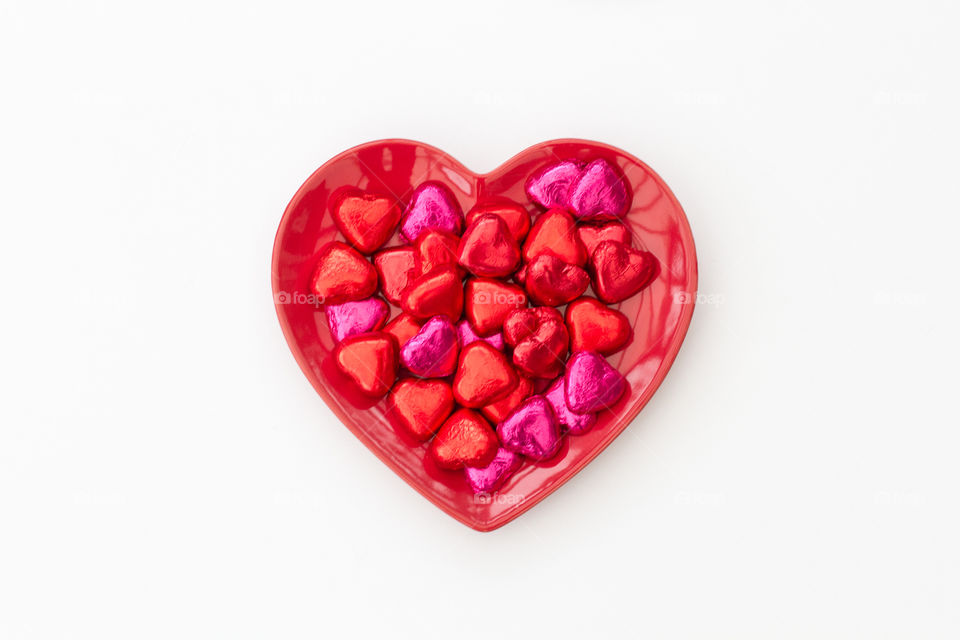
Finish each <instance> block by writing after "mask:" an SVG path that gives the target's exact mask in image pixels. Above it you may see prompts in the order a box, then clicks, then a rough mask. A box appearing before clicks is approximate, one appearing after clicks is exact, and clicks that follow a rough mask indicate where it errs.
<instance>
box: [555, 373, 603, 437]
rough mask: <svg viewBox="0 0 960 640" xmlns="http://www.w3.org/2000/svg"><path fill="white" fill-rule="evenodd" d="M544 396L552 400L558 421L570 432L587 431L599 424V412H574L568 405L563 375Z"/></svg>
mask: <svg viewBox="0 0 960 640" xmlns="http://www.w3.org/2000/svg"><path fill="white" fill-rule="evenodd" d="M543 397H544V398H546V399H547V400H549V401H550V406H552V407H553V411H554V413H556V414H557V422H559V423H560V426H561V427H566V430H567V431H569V432H570V433H573V434H578V433H585V432H587V431H589V430H590V429H592V428H593V425H595V424H597V414H595V413H583V414H581V413H574V412H573V411H571V410H570V407H568V406H567V397H566V394H565V393H564V392H563V376H561V377H559V378H557V380H556V382H554V383H553V384H552V385H551V386H550V389H549V390H547V392H546V393H545V394H544V396H543Z"/></svg>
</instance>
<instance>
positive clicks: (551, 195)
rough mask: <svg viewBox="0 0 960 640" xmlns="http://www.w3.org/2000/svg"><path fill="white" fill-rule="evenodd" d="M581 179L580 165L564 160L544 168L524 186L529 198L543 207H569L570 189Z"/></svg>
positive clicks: (528, 179)
mask: <svg viewBox="0 0 960 640" xmlns="http://www.w3.org/2000/svg"><path fill="white" fill-rule="evenodd" d="M579 177H580V164H579V163H577V162H575V161H573V160H564V161H562V162H557V163H554V164H551V165H547V166H546V167H543V168H542V169H540V170H539V171H537V172H536V173H534V174H533V175H531V176H530V177H529V178H527V182H526V184H525V185H524V188H525V189H526V192H527V196H528V197H529V198H530V199H531V200H533V201H534V202H536V203H537V204H539V205H540V206H542V207H546V208H547V209H550V208H552V207H567V206H568V205H569V204H570V195H569V194H570V187H571V185H572V184H573V182H574V181H575V180H576V179H577V178H579Z"/></svg>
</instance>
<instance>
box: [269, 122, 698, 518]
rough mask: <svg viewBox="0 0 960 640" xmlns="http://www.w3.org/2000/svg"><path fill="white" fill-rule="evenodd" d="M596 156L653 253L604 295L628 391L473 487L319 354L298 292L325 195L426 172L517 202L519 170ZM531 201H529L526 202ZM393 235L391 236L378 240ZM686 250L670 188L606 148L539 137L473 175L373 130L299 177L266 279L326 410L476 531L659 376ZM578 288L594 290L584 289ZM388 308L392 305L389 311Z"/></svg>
mask: <svg viewBox="0 0 960 640" xmlns="http://www.w3.org/2000/svg"><path fill="white" fill-rule="evenodd" d="M598 157H600V158H605V159H606V160H608V161H609V162H612V163H613V164H614V165H615V166H616V167H617V168H619V170H620V171H621V172H622V174H623V177H624V179H625V180H626V182H627V184H628V185H629V186H630V188H631V191H632V196H633V198H632V203H631V207H630V209H629V211H628V213H627V215H626V216H625V218H624V219H623V222H624V224H626V225H627V227H628V228H629V229H630V231H631V233H632V234H633V246H634V247H636V248H640V249H645V250H647V251H650V252H652V253H653V254H654V255H655V256H656V257H657V258H658V259H659V261H660V264H661V270H660V273H659V274H658V276H657V278H656V279H655V280H654V281H653V283H652V284H651V285H650V286H649V287H647V288H646V289H644V290H643V291H642V292H641V293H640V294H639V295H636V296H634V297H632V298H630V299H628V300H626V301H624V302H623V303H620V304H618V305H613V306H614V308H617V309H619V310H620V311H621V312H623V313H624V314H625V315H626V316H627V318H629V319H630V321H631V324H632V326H633V328H634V332H635V335H634V336H633V339H632V340H631V342H630V343H629V345H628V346H627V347H626V349H624V350H623V351H620V352H617V353H615V354H613V355H612V356H610V358H609V360H610V362H611V364H612V365H613V366H614V367H616V368H617V369H618V370H619V371H620V372H621V373H622V374H623V375H624V376H626V378H627V382H628V385H629V389H628V393H626V394H624V396H623V398H621V400H620V401H619V402H617V403H616V405H614V406H613V407H612V409H611V410H609V411H606V412H604V413H601V414H600V416H599V420H598V422H597V425H596V426H595V427H594V428H593V429H592V430H590V431H589V432H587V433H585V434H583V435H577V436H568V437H565V438H564V439H563V445H562V446H561V449H560V452H559V453H558V454H557V455H556V456H555V457H554V458H552V459H551V460H549V461H547V462H545V463H542V464H537V465H534V464H531V463H529V462H527V463H524V464H523V466H522V467H521V468H520V469H519V470H518V471H517V472H516V474H514V475H513V476H512V477H511V478H510V479H508V480H507V481H506V483H505V484H504V485H503V487H501V488H500V490H499V493H498V496H495V497H494V498H492V499H490V498H483V499H477V498H475V497H474V495H473V492H472V491H471V489H470V487H469V485H468V484H467V481H466V478H465V477H464V474H463V472H461V471H458V472H450V471H445V470H443V469H440V468H438V467H437V466H436V464H435V463H434V462H433V461H432V460H431V459H430V456H428V455H427V451H426V450H427V447H428V446H429V445H428V443H421V442H418V441H416V440H415V439H414V438H413V437H411V436H410V435H409V434H408V433H406V431H405V430H404V429H403V428H402V427H401V426H400V425H399V424H397V422H396V419H395V418H394V417H393V416H391V415H389V414H388V413H387V411H386V408H387V403H386V401H385V399H383V398H377V399H373V398H368V397H365V396H363V395H361V394H360V393H358V392H355V391H354V390H353V388H352V387H351V385H349V384H348V383H347V381H346V380H345V379H344V376H343V374H342V373H341V372H340V371H339V370H338V369H337V367H336V365H335V363H334V361H333V358H331V357H330V355H331V352H332V351H333V348H334V344H333V340H332V339H331V337H330V332H329V329H328V327H327V322H326V319H325V317H324V313H323V311H322V309H321V308H319V307H318V306H317V305H315V304H313V302H314V301H313V300H311V299H310V297H309V291H310V274H311V271H312V269H313V257H314V255H315V254H316V252H317V250H318V249H319V248H320V247H321V246H323V245H324V244H325V243H326V242H329V241H330V240H333V239H336V238H338V237H339V236H338V232H337V228H336V226H335V225H334V222H333V219H332V217H331V215H330V210H329V204H330V203H329V200H330V197H331V194H333V193H334V192H335V191H336V190H337V189H339V188H342V187H345V186H352V187H359V188H360V189H363V190H365V191H372V192H375V193H381V194H385V195H392V196H393V197H395V198H397V199H398V200H400V201H401V202H405V201H406V199H408V198H409V196H410V194H411V193H412V192H413V190H414V188H415V187H416V186H417V185H418V184H420V183H422V182H424V181H426V180H439V181H442V182H444V183H445V184H447V185H449V187H450V188H451V190H452V191H453V193H454V194H455V195H456V197H457V199H458V200H459V202H460V205H461V207H462V208H463V210H464V211H468V210H469V209H470V208H471V207H473V205H474V204H475V203H476V202H477V201H478V200H486V199H489V198H496V197H505V198H508V199H511V200H514V201H516V202H520V203H527V199H526V196H525V194H524V191H523V185H524V181H525V180H526V178H527V176H529V175H530V174H532V173H533V172H534V171H536V170H537V169H539V168H540V167H542V166H544V165H545V164H548V163H550V162H555V161H556V160H557V159H565V158H575V159H578V160H584V161H585V160H592V159H595V158H598ZM530 208H531V210H532V205H530ZM398 244H400V241H399V239H398V236H396V235H395V236H394V237H393V238H392V239H391V240H388V242H387V244H386V246H394V245H398ZM696 288H697V261H696V252H695V249H694V244H693V237H692V235H691V233H690V227H689V225H688V223H687V219H686V217H685V216H684V214H683V210H682V209H681V207H680V205H679V203H678V202H677V200H676V198H674V196H673V194H672V193H671V192H670V190H669V189H668V188H667V186H666V185H665V184H664V183H663V181H662V180H661V179H660V178H659V176H657V175H656V174H655V173H654V172H653V171H652V170H651V169H650V168H649V167H647V166H646V165H645V164H643V163H642V162H641V161H640V160H638V159H637V158H635V157H633V156H631V155H629V154H627V153H625V152H623V151H621V150H619V149H616V148H614V147H610V146H607V145H603V144H600V143H596V142H589V141H586V140H554V141H550V142H544V143H541V144H538V145H535V146H533V147H530V148H529V149H526V150H525V151H523V152H521V153H520V154H518V155H516V156H514V157H513V158H511V159H510V160H508V161H507V162H505V163H504V164H503V165H501V166H500V167H498V168H497V169H494V170H493V171H491V172H490V173H487V174H476V173H473V172H472V171H470V170H469V169H467V168H466V167H464V166H463V165H461V164H460V163H459V162H457V161H456V160H454V159H453V158H451V157H450V156H448V155H447V154H445V153H443V152H442V151H440V150H439V149H436V148H434V147H431V146H428V145H425V144H422V143H418V142H412V141H409V140H381V141H377V142H370V143H367V144H364V145H360V146H358V147H355V148H353V149H350V150H348V151H345V152H343V153H341V154H340V155H338V156H336V157H335V158H333V159H331V160H330V161H329V162H327V163H326V164H324V165H323V166H322V167H320V168H319V169H318V170H317V171H316V172H314V174H313V175H312V176H310V178H309V179H307V181H306V182H305V183H304V184H303V186H302V187H301V188H300V190H299V191H297V193H296V195H295V196H294V197H293V200H291V202H290V204H289V205H288V206H287V209H286V211H285V212H284V215H283V219H282V220H281V222H280V228H279V229H278V231H277V237H276V242H275V244H274V251H273V290H274V300H275V302H276V309H277V315H278V317H279V319H280V325H281V326H282V328H283V332H284V335H285V336H286V338H287V342H288V343H289V345H290V349H291V351H293V354H294V356H295V357H296V359H297V362H298V363H299V364H300V367H301V369H303V372H304V374H305V375H306V376H307V379H308V380H309V381H310V383H311V384H312V385H313V386H314V388H315V389H316V390H317V393H318V394H319V395H320V396H321V397H322V398H323V399H324V401H325V402H326V403H327V404H328V405H329V406H330V408H331V409H332V410H333V411H334V413H336V415H337V416H338V417H339V418H340V419H341V420H342V421H343V423H344V424H345V425H346V426H347V428H349V429H350V430H351V431H352V432H353V433H354V434H355V435H356V436H357V437H358V438H359V439H360V440H361V441H362V442H363V443H364V444H365V445H366V446H367V447H368V448H369V449H370V450H371V451H373V453H374V454H376V455H377V456H378V457H379V458H380V459H381V460H382V461H383V462H384V464H386V465H387V466H389V467H390V468H391V469H393V470H394V471H395V472H396V473H397V475H399V476H400V477H401V478H403V479H404V480H405V481H406V482H407V483H409V484H410V485H411V486H412V487H413V488H414V489H416V490H417V491H419V492H420V493H421V494H423V495H424V496H425V497H426V498H427V499H429V500H430V501H431V502H433V503H434V504H435V505H437V506H438V507H440V508H441V509H443V510H444V511H445V512H447V513H448V514H450V515H451V516H453V517H454V518H456V519H457V520H459V521H461V522H463V523H464V524H466V525H468V526H470V527H473V528H474V529H478V530H480V531H489V530H492V529H496V528H497V527H500V526H502V525H504V524H506V523H507V522H509V521H510V520H512V519H513V518H516V517H517V516H519V515H520V514H521V513H523V512H524V511H526V510H527V509H529V508H531V507H532V506H534V505H535V504H536V503H538V502H539V501H540V500H542V499H543V498H545V497H546V496H547V495H549V494H550V493H551V492H553V491H555V490H556V489H557V488H559V487H560V486H561V485H562V484H563V483H564V482H566V481H567V480H569V479H570V478H571V477H572V476H573V475H574V474H576V473H577V472H578V471H579V470H580V469H582V468H583V467H584V466H585V465H586V464H588V463H589V462H590V461H591V460H592V459H593V458H594V457H595V456H596V455H597V454H599V453H600V452H601V451H603V449H604V448H606V447H607V445H609V444H610V443H611V442H612V441H613V439H614V438H616V437H617V436H618V435H619V434H620V433H621V432H622V431H623V430H624V429H625V428H627V426H628V425H629V424H630V421H631V420H632V419H633V418H634V417H635V416H636V415H637V413H639V411H640V410H641V409H642V408H643V406H644V405H645V404H646V403H647V402H648V401H649V400H650V397H651V396H652V395H653V393H654V392H655V391H656V390H657V387H658V386H659V385H660V383H661V382H662V381H663V378H664V376H666V374H667V371H668V370H669V368H670V365H671V364H672V363H673V360H674V358H675V357H676V355H677V352H678V351H679V349H680V344H681V342H682V341H683V337H684V335H685V334H686V331H687V327H688V326H689V324H690V318H691V316H692V314H693V307H694V305H693V303H692V301H693V300H695V299H696V295H695V294H696ZM586 295H593V294H592V293H591V289H588V290H587V293H586ZM398 312H399V311H398V310H397V309H396V308H394V309H393V310H392V316H391V317H393V316H395V315H396V314H397V313H398Z"/></svg>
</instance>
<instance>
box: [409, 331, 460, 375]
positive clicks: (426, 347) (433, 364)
mask: <svg viewBox="0 0 960 640" xmlns="http://www.w3.org/2000/svg"><path fill="white" fill-rule="evenodd" d="M458 351H459V349H458V336H457V329H456V327H454V326H453V323H452V322H450V319H449V318H447V317H446V316H434V317H433V318H430V320H428V321H427V322H426V323H425V324H424V325H423V326H422V327H421V328H420V331H418V332H417V335H415V336H413V337H412V338H410V339H409V340H408V341H407V343H406V344H405V345H403V348H402V349H401V350H400V362H401V363H402V364H403V366H404V367H406V368H407V370H408V371H410V373H412V374H414V375H416V376H420V377H421V378H442V377H444V376H449V375H452V374H453V372H454V371H455V370H456V368H457V354H458Z"/></svg>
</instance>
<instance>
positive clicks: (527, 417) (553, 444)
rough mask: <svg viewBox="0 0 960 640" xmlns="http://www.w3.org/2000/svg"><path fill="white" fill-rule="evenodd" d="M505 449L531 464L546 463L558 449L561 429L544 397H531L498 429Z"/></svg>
mask: <svg viewBox="0 0 960 640" xmlns="http://www.w3.org/2000/svg"><path fill="white" fill-rule="evenodd" d="M497 435H498V436H500V442H501V443H502V444H503V446H504V448H506V449H509V450H510V451H513V452H514V453H519V454H521V455H524V456H527V457H529V458H532V459H534V460H548V459H550V458H552V457H553V456H554V455H556V453H557V451H558V450H559V449H560V425H559V424H558V423H557V414H556V413H554V411H553V406H551V404H550V402H549V401H548V400H547V399H546V398H544V397H543V396H531V397H529V398H527V399H526V400H524V401H523V402H522V403H521V404H520V406H519V407H517V408H516V409H514V410H513V412H512V413H511V414H510V415H509V416H507V418H506V420H504V421H503V422H501V423H500V424H499V425H498V426H497Z"/></svg>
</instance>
